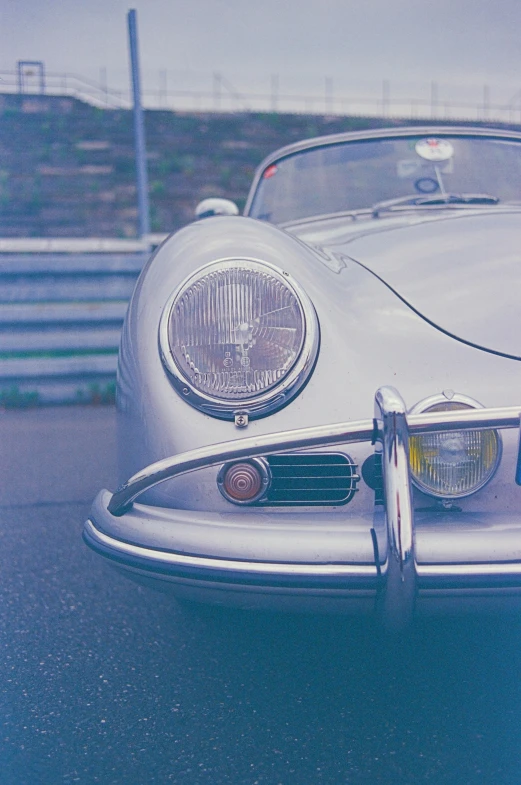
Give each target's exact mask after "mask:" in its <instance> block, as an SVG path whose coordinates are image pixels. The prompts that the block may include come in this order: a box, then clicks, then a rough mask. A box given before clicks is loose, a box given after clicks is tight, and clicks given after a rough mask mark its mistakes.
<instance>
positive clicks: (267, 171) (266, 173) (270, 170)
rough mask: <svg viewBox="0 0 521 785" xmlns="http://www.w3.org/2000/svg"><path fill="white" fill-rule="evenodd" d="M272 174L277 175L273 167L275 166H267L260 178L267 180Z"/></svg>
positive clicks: (275, 168)
mask: <svg viewBox="0 0 521 785" xmlns="http://www.w3.org/2000/svg"><path fill="white" fill-rule="evenodd" d="M274 174H277V167H276V166H275V164H272V165H271V166H268V168H267V169H265V170H264V173H263V175H262V176H263V178H264V179H265V180H269V179H270V177H273V175H274Z"/></svg>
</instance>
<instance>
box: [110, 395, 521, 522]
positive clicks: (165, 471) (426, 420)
mask: <svg viewBox="0 0 521 785" xmlns="http://www.w3.org/2000/svg"><path fill="white" fill-rule="evenodd" d="M377 395H378V393H377ZM520 412H521V406H519V407H516V406H510V407H504V408H497V409H466V410H457V411H453V412H430V413H426V414H425V413H422V414H414V415H412V414H411V415H409V416H408V417H407V418H406V421H407V425H408V431H409V436H411V435H413V434H417V433H432V432H433V431H450V430H465V429H467V430H476V429H479V428H491V427H494V428H518V427H519V418H520ZM381 439H382V434H381V431H379V430H378V426H377V424H375V422H374V421H373V420H360V421H358V422H345V423H336V424H334V425H319V426H316V427H314V428H299V429H296V430H294V431H281V432H279V433H272V434H266V435H264V436H254V437H248V438H245V439H235V440H233V441H230V442H223V443H220V444H213V445H211V446H209V447H201V448H199V449H197V450H191V451H190V452H185V453H180V454H179V455H174V456H173V457H170V458H164V459H162V460H160V461H156V462H155V463H152V464H150V465H149V466H147V467H145V468H144V469H142V470H141V471H140V472H138V473H137V474H134V475H133V476H132V477H131V478H130V479H129V480H127V482H126V483H125V484H124V485H122V486H121V487H120V488H118V490H117V491H116V492H115V493H114V494H113V496H112V499H111V500H110V504H109V512H110V513H111V514H112V515H116V516H120V515H123V514H124V513H125V512H126V511H127V510H128V509H130V507H131V506H132V502H133V501H134V500H135V499H136V498H137V497H138V496H139V495H140V494H142V493H143V492H144V491H146V490H148V489H149V488H152V487H153V486H154V485H157V484H158V483H161V482H164V481H165V480H169V479H172V478H173V477H177V476H178V475H180V474H186V473H187V472H193V471H196V470H197V469H203V468H207V467H209V466H216V465H218V464H220V463H225V462H226V461H231V460H237V459H239V458H255V457H259V456H262V455H265V454H266V453H276V452H288V451H289V450H304V449H307V448H310V447H323V446H327V445H338V444H350V443H353V442H367V441H376V440H380V441H381Z"/></svg>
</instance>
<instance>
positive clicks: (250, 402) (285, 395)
mask: <svg viewBox="0 0 521 785" xmlns="http://www.w3.org/2000/svg"><path fill="white" fill-rule="evenodd" d="M237 266H242V267H245V268H246V269H251V270H256V271H262V272H268V273H269V274H270V275H272V276H273V277H275V278H276V279H277V280H279V282H281V283H283V284H284V285H285V286H286V287H287V288H288V289H289V290H290V292H291V293H292V295H293V296H294V297H295V300H296V302H297V304H298V307H299V310H300V314H301V318H302V321H303V328H304V338H303V341H302V345H301V347H300V350H299V353H298V356H297V358H296V359H295V361H294V363H293V365H292V366H291V368H290V370H289V371H288V373H287V374H286V375H285V376H284V378H283V379H282V380H281V381H280V382H279V383H278V384H276V385H275V386H273V387H271V388H270V389H269V390H266V391H265V392H263V393H261V394H258V395H252V396H251V397H248V398H244V399H242V400H240V399H229V400H226V399H223V398H217V397H214V396H212V395H209V394H208V393H206V392H204V391H202V390H200V389H198V388H197V387H196V386H195V385H194V384H193V382H192V381H191V379H190V378H189V377H188V376H187V375H186V374H184V373H183V371H182V370H181V369H180V368H179V366H178V364H177V363H176V361H175V359H174V356H173V353H172V350H171V348H170V341H169V325H170V318H171V314H172V311H173V309H174V307H175V304H176V302H177V300H178V298H179V297H180V296H181V294H182V293H183V292H184V291H185V290H186V288H187V287H188V286H190V285H191V284H193V283H195V282H196V281H197V280H198V279H199V278H202V277H203V276H204V275H206V274H209V273H211V272H214V271H218V270H222V269H223V268H233V267H237ZM319 347H320V326H319V322H318V317H317V314H316V311H315V308H314V306H313V303H312V301H311V299H310V298H309V296H308V295H307V294H306V292H305V291H304V289H303V288H302V287H301V286H300V284H298V283H297V281H295V279H294V278H293V276H292V275H291V274H290V273H288V272H287V271H286V270H284V269H282V268H281V267H278V266H276V265H274V264H272V263H271V262H266V261H264V260H262V259H257V258H253V257H247V256H233V257H225V258H221V259H216V260H213V261H211V262H208V263H207V264H204V265H202V266H201V267H199V268H198V269H197V270H195V271H194V272H193V273H191V274H190V275H188V276H187V277H186V278H185V279H184V280H183V281H182V282H181V283H180V284H179V286H178V287H177V288H176V289H175V290H174V291H173V292H172V294H171V295H170V297H169V298H168V300H167V301H166V304H165V306H164V308H163V312H162V315H161V319H160V323H159V350H160V355H161V359H162V362H163V365H164V367H165V369H166V370H167V372H168V375H169V378H170V380H171V382H172V384H173V386H174V388H175V390H176V391H177V392H178V393H179V395H180V396H181V397H182V398H183V400H185V401H186V402H187V403H189V404H190V405H191V406H193V407H194V408H196V409H199V410H200V411H202V412H204V413H205V414H208V415H210V416H212V417H216V418H219V419H222V420H234V419H235V417H236V416H237V415H241V414H242V415H244V414H245V415H247V416H248V418H250V419H256V418H261V417H265V416H267V415H269V414H272V413H273V412H274V411H276V410H278V409H281V408H283V407H284V406H286V405H287V404H288V403H289V402H290V401H291V400H292V399H293V398H294V397H295V396H296V395H297V394H298V393H299V392H300V391H301V390H302V389H303V387H304V386H305V385H306V383H307V382H308V380H309V378H310V376H311V374H312V372H313V370H314V367H315V364H316V361H317V359H318V352H319Z"/></svg>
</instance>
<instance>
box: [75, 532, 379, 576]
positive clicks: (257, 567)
mask: <svg viewBox="0 0 521 785" xmlns="http://www.w3.org/2000/svg"><path fill="white" fill-rule="evenodd" d="M84 534H85V535H86V536H87V538H89V540H90V542H91V543H94V544H96V543H97V544H99V545H101V546H102V547H103V548H106V549H110V550H113V551H114V552H115V553H118V554H124V555H126V556H130V557H137V558H139V559H143V560H145V561H148V562H149V563H150V564H153V565H155V566H158V565H160V564H165V565H170V566H172V567H193V568H198V569H201V570H204V569H207V570H210V569H213V570H221V571H223V572H228V573H230V574H233V573H239V572H240V573H244V572H249V573H254V574H256V575H272V576H274V577H277V576H294V577H299V576H300V577H309V578H311V577H314V578H320V577H324V578H375V579H376V567H375V565H374V564H297V563H295V564H288V563H282V562H252V561H236V560H232V559H215V558H210V557H207V556H189V555H187V554H184V553H173V552H171V551H156V550H153V549H152V548H143V547H142V546H140V545H132V544H130V543H128V542H123V541H122V540H117V539H115V538H114V537H109V536H108V535H107V534H104V533H103V532H101V531H99V529H97V528H96V527H95V526H94V524H93V522H92V521H91V520H90V519H89V520H87V521H86V523H85V528H84Z"/></svg>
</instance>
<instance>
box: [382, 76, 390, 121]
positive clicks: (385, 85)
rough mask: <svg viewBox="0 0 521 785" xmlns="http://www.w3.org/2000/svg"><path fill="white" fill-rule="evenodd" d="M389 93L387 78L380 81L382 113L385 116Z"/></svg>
mask: <svg viewBox="0 0 521 785" xmlns="http://www.w3.org/2000/svg"><path fill="white" fill-rule="evenodd" d="M390 94H391V83H390V81H389V80H388V79H384V80H383V82H382V115H383V116H384V117H387V115H388V114H389V98H390Z"/></svg>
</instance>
